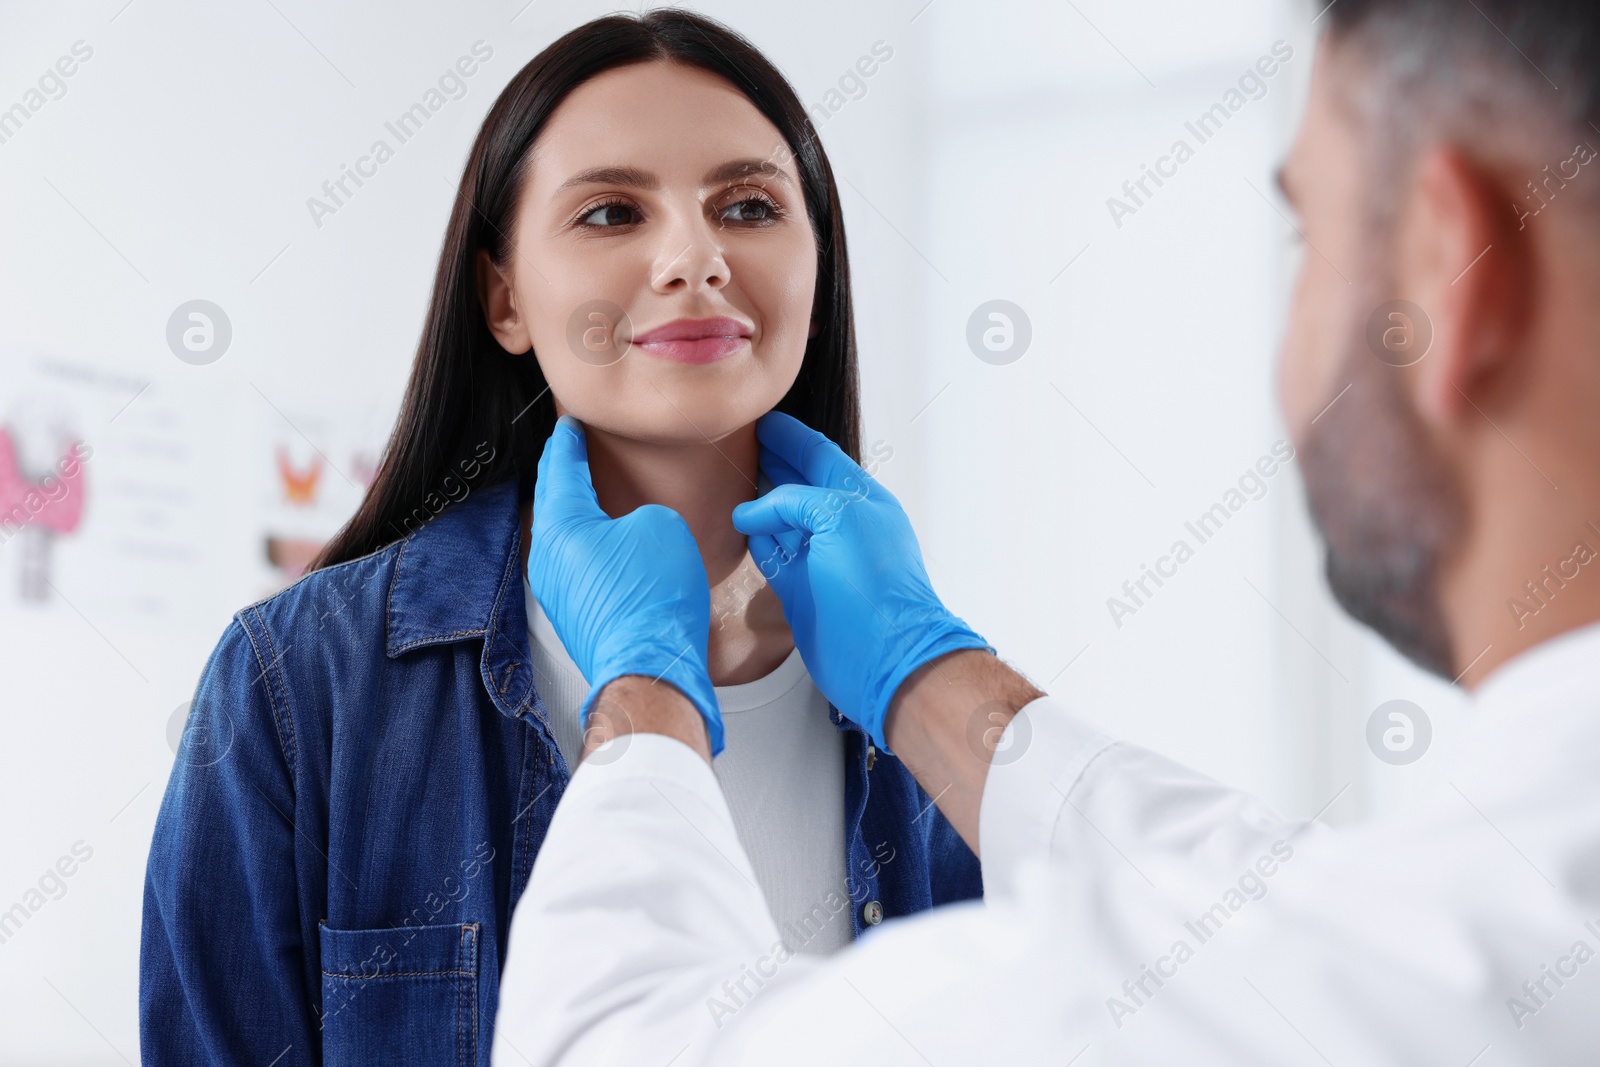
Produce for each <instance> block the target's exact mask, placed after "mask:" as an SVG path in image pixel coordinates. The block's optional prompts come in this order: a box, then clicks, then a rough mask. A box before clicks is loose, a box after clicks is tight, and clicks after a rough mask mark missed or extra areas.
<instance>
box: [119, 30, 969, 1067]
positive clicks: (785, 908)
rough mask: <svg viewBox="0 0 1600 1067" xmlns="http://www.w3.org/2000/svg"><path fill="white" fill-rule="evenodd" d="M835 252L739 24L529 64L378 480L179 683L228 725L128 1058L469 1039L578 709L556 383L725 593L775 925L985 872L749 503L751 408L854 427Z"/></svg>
mask: <svg viewBox="0 0 1600 1067" xmlns="http://www.w3.org/2000/svg"><path fill="white" fill-rule="evenodd" d="M780 161H781V162H780ZM845 249H846V246H845V236H844V227H843V220H842V217H841V213H840V208H839V198H838V194H837V190H836V189H835V186H834V182H833V177H832V174H831V171H830V168H829V166H828V161H827V158H826V156H825V155H824V153H823V151H822V147H821V145H820V143H819V142H818V140H817V137H816V132H815V129H814V128H813V127H812V125H811V123H810V120H809V119H808V118H807V115H806V112H805V109H804V108H803V106H802V105H801V103H800V102H799V100H798V99H797V98H796V96H795V94H794V91H793V90H792V88H791V87H790V86H789V85H788V83H787V82H785V81H784V79H783V77H782V76H781V75H780V74H779V73H778V72H777V70H776V68H774V67H773V66H772V64H771V63H770V62H769V61H768V60H767V59H766V58H765V57H763V56H762V55H761V54H760V52H758V51H757V50H756V49H755V48H754V47H753V46H752V45H751V44H750V43H749V42H748V41H746V40H744V39H743V38H742V37H740V36H738V35H737V34H735V33H734V32H732V31H731V30H729V29H727V28H726V27H723V26H721V25H719V24H717V23H715V22H711V21H709V20H707V19H704V18H702V17H700V16H697V15H694V14H690V13H687V12H683V11H677V10H671V9H665V10H656V11H652V12H650V13H648V14H646V15H643V16H631V15H621V16H613V17H608V18H603V19H599V20H596V21H594V22H591V23H588V24H586V25H584V26H581V27H579V28H578V29H576V30H573V31H572V32H571V33H569V34H567V35H566V36H564V37H562V38H561V39H560V40H558V41H556V42H555V43H553V44H551V45H550V46H549V47H548V48H546V49H545V50H544V51H543V52H541V53H540V54H539V55H538V56H536V57H535V58H534V59H533V60H532V61H531V62H529V63H528V65H527V66H526V67H524V68H523V69H522V70H521V71H520V72H519V73H518V74H517V75H516V76H515V77H514V78H512V80H511V82H510V83H509V84H508V85H507V86H506V88H505V90H504V91H503V92H502V93H501V95H500V97H499V99H498V100H497V101H496V102H495V104H494V105H493V107H492V108H491V109H490V111H489V114H488V116H487V118H486V119H485V121H484V124H483V128H482V129H481V131H480V132H479V134H478V137H477V140H476V142H475V143H474V145H473V148H472V151H471V153H470V155H469V157H468V160H467V164H466V167H465V170H464V172H463V175H462V179H461V185H460V188H459V190H458V192H457V196H456V201H455V205H454V209H453V211H452V213H451V217H450V222H449V226H448V229H447V231H446V233H445V237H444V242H443V249H442V252H441V255H440V259H439V264H438V270H437V274H436V278H435V283H434V288H433V295H432V299H431V302H430V305H429V308H428V313H427V318H426V321H425V324H424V326H423V331H422V338H421V342H420V344H419V347H418V351H417V355H416V359H415V362H414V364H413V366H412V370H411V377H410V381H409V384H408V387H407V391H406V395H405V398H404V400H403V402H402V405H401V411H400V416H399V419H398V421H397V423H396V426H395V428H394V431H393V434H392V436H391V437H390V440H389V443H388V446H387V448H386V449H385V452H384V455H383V458H382V460H381V462H380V464H379V467H378V470H377V473H376V476H375V478H374V480H373V483H372V485H371V488H370V489H369V490H368V493H367V496H366V498H365V499H364V500H363V502H362V503H361V505H360V507H359V508H358V510H357V512H356V514H355V515H354V516H353V517H352V518H351V520H350V522H349V523H348V524H347V525H346V526H345V528H344V529H343V530H342V531H341V532H340V534H339V535H338V536H337V537H336V538H335V539H334V540H333V541H332V542H330V544H329V545H328V546H327V547H326V549H325V550H324V551H323V553H322V555H321V557H320V558H319V559H318V560H316V561H314V562H313V564H312V566H311V568H310V572H309V573H308V574H307V575H306V576H305V577H304V578H302V579H301V580H300V581H298V582H296V583H295V584H294V585H292V586H290V587H289V588H288V589H286V590H284V591H283V592H281V593H278V594H277V595H275V596H273V597H270V598H268V599H266V600H263V601H261V602H259V603H256V604H252V605H249V606H248V607H246V608H244V609H243V610H241V611H240V612H239V613H238V614H237V615H235V617H234V620H233V622H232V624H231V625H230V626H229V628H228V630H227V631H226V632H225V633H224V635H223V637H222V640H221V641H220V642H219V643H218V645H217V648H216V650H215V651H214V652H213V653H212V656H211V659H210V661H209V662H208V663H207V665H206V669H205V671H204V673H203V674H202V677H201V679H200V684H199V687H198V689H197V691H196V694H195V699H194V702H193V707H192V709H191V712H190V726H189V728H190V729H191V730H202V731H204V730H208V729H217V730H220V729H223V728H224V727H225V726H226V727H228V728H231V729H233V731H234V734H233V736H234V738H235V743H234V744H233V745H232V746H231V747H230V749H229V752H228V754H227V756H226V757H225V758H223V759H221V760H217V761H214V762H212V763H210V764H207V765H205V766H198V765H189V764H187V763H185V762H184V761H180V762H179V765H178V766H177V767H176V768H175V769H174V772H173V775H172V778H171V780H170V783H169V785H168V788H167V794H166V798H165V800H164V801H163V804H162V810H161V814H160V816H159V818H158V821H157V826H156V831H155V838H154V841H153V844H152V847H151V854H150V861H149V865H148V868H147V870H148V874H147V882H146V891H145V910H144V939H143V947H142V955H141V991H140V1000H141V1005H140V1009H141V1029H142V1034H143V1044H144V1053H145V1057H146V1059H147V1060H149V1061H150V1062H170V1061H195V1062H220V1061H229V1062H233V1061H241V1062H242V1061H247V1060H248V1061H259V1062H262V1063H272V1062H278V1063H280V1064H281V1065H285V1067H286V1065H287V1064H289V1063H311V1062H322V1063H330V1064H331V1063H346V1062H351V1063H354V1062H362V1063H370V1062H385V1063H443V1062H453V1063H463V1062H473V1063H480V1064H487V1063H488V1057H489V1044H490V1043H489V1040H488V1038H489V1035H491V1034H492V1032H493V1029H492V1028H493V1025H494V1021H495V1013H496V1009H497V1005H498V1003H499V992H500V989H499V981H500V975H501V972H502V969H503V967H504V964H505V962H506V961H505V955H506V945H507V936H508V931H509V926H510V919H511V913H512V908H513V906H514V905H515V903H516V901H517V898H518V897H519V896H520V895H521V893H522V891H523V889H524V887H525V886H526V885H527V883H528V879H529V875H530V872H531V870H532V867H533V863H534V858H535V856H536V855H537V854H538V852H539V849H540V846H541V844H542V843H543V841H544V837H545V831H546V828H547V827H548V825H549V823H550V819H551V817H552V815H553V814H554V811H555V807H556V804H557V802H558V801H559V799H560V797H561V795H562V793H563V791H564V790H565V788H566V786H567V783H568V781H569V780H570V778H571V774H572V769H573V768H574V767H576V766H577V764H578V762H579V761H580V760H581V759H582V758H583V755H584V753H585V751H586V747H592V743H593V741H594V739H593V738H591V737H588V736H586V733H585V726H586V725H587V724H586V723H585V722H583V720H582V716H581V708H582V706H583V705H584V702H585V700H586V698H587V696H588V690H589V685H588V680H587V679H586V678H584V677H583V675H582V674H581V673H580V672H579V671H578V669H577V668H576V667H575V665H574V662H573V659H572V657H571V656H569V655H568V652H567V649H566V648H565V647H564V646H563V645H562V643H561V641H560V639H559V637H558V636H557V635H556V633H555V631H554V629H553V627H552V625H551V623H550V621H549V619H548V618H546V617H545V615H544V612H543V610H542V608H541V606H540V605H539V603H538V601H537V600H536V599H535V598H534V597H533V595H532V591H531V587H530V586H529V584H528V582H527V579H526V573H527V569H528V558H527V555H528V547H527V546H528V542H529V538H528V530H529V525H530V523H531V519H532V515H531V501H532V489H533V481H534V478H535V476H536V474H537V464H538V460H539V456H540V453H541V451H542V450H543V447H544V444H545V441H546V439H547V438H548V437H549V436H550V433H551V431H552V429H553V427H554V425H555V420H556V418H557V417H558V415H561V414H568V413H570V414H571V415H573V416H575V417H576V418H578V419H579V420H580V421H581V422H582V423H583V424H584V426H585V428H586V433H587V441H588V461H589V462H588V466H589V473H590V476H591V478H592V481H593V485H594V489H595V493H596V497H597V499H598V502H599V504H600V506H601V507H602V509H603V510H605V511H606V512H607V513H608V514H610V515H611V516H613V517H616V516H620V515H623V514H626V513H629V512H632V511H634V510H635V509H637V508H639V507H642V506H645V505H665V506H667V507H670V508H672V509H674V510H675V511H677V512H678V513H679V514H680V515H681V516H682V517H683V518H684V520H685V521H686V522H687V524H688V526H689V529H690V531H691V532H692V533H693V535H694V538H695V542H696V545H697V547H698V549H699V551H700V554H701V557H702V560H703V562H704V564H705V571H706V574H707V577H708V579H709V581H710V583H711V586H712V597H713V601H714V602H717V603H722V604H725V605H731V607H729V609H728V610H727V611H725V612H723V613H721V614H719V617H718V625H717V626H716V628H715V629H714V630H713V631H712V633H711V634H710V637H709V642H708V649H707V652H708V655H707V660H706V662H707V666H708V668H709V674H710V678H709V682H710V683H711V685H713V686H714V687H715V695H716V700H717V703H718V705H719V706H720V710H721V713H722V716H723V719H724V725H725V729H726V748H725V750H724V751H723V753H722V754H721V755H720V756H718V758H717V760H716V762H715V764H714V770H715V772H716V773H717V775H718V777H719V779H720V780H721V782H722V785H723V788H724V791H725V793H726V795H727V797H728V801H729V808H730V810H731V812H732V813H733V815H734V818H735V822H736V824H737V827H738V831H739V834H740V836H741V839H742V843H743V844H744V846H745V848H746V851H747V852H749V854H750V856H751V860H752V867H753V869H754V871H755V874H756V877H757V880H758V882H759V883H760V888H761V890H762V892H763V893H764V895H765V898H766V900H767V903H768V905H769V908H770V910H771V912H772V914H773V917H774V918H775V919H776V920H777V922H778V925H779V927H780V929H783V930H785V931H786V932H787V933H786V942H787V943H786V944H785V946H784V951H786V952H802V953H803V952H812V953H820V952H828V951H831V950H833V949H836V948H838V947H840V946H841V945H843V944H846V943H848V942H849V941H850V940H851V939H852V938H853V937H855V936H856V935H858V934H859V933H860V932H861V930H862V929H863V928H864V927H866V926H868V925H872V924H875V923H877V922H880V921H881V920H882V919H883V918H885V917H896V916H901V915H905V914H908V913H911V912H916V911H921V910H924V909H926V908H928V907H930V906H932V905H935V904H940V903H944V902H947V901H955V900H961V899H967V898H971V897H976V896H978V895H980V894H981V892H982V883H981V880H980V877H979V871H978V864H977V859H976V857H974V856H973V854H972V853H971V851H970V850H969V849H968V848H967V846H966V845H965V844H963V843H962V841H961V839H960V838H959V836H958V835H957V834H956V833H955V831H954V830H953V829H952V828H951V826H950V824H949V823H948V822H947V821H945V818H944V816H943V815H942V813H941V812H940V811H939V810H938V809H937V808H936V807H935V806H934V804H933V803H932V801H931V798H930V797H929V796H928V795H927V794H926V793H925V792H923V791H922V790H921V789H920V788H919V787H918V786H917V784H916V781H915V780H914V778H913V777H912V776H911V775H910V773H909V772H908V771H907V770H906V768H905V767H904V766H903V765H902V764H901V763H900V762H899V761H898V760H896V759H895V758H894V757H893V756H891V755H888V754H885V753H881V752H877V751H876V749H875V747H874V746H873V744H872V743H871V740H870V738H869V737H868V736H867V735H866V734H865V733H864V732H863V731H862V730H861V729H860V728H859V727H856V726H854V725H853V724H852V723H850V722H849V721H848V720H847V719H846V718H845V717H843V716H841V715H840V714H839V713H838V711H837V710H836V709H834V708H832V707H831V706H829V704H828V702H827V700H826V698H825V697H823V696H822V694H821V693H820V692H819V691H818V689H817V687H816V686H815V684H814V683H813V682H812V680H811V677H810V675H809V673H808V671H807V670H806V665H805V664H804V662H802V660H801V659H800V656H799V653H798V652H797V651H796V649H795V647H794V641H793V638H792V635H791V633H790V630H789V626H788V622H787V620H786V619H785V617H784V615H783V610H782V607H781V605H780V604H779V603H778V600H777V598H776V596H775V595H774V594H773V593H772V590H771V589H770V588H768V587H767V585H766V583H765V581H764V579H763V578H762V576H761V573H760V570H759V568H758V567H757V566H756V564H755V563H754V561H753V560H752V559H751V558H750V553H749V550H748V546H747V543H746V540H745V538H744V536H743V535H742V534H740V533H739V532H738V531H737V530H736V529H734V527H733V524H732V515H731V513H732V511H733V508H734V507H735V506H736V505H738V504H741V503H744V502H746V501H749V500H751V499H753V498H754V497H755V496H756V495H757V494H758V493H759V492H760V491H761V490H762V489H763V488H764V487H765V486H766V485H767V484H768V483H767V480H766V479H765V477H764V475H763V474H762V471H761V465H760V447H759V445H758V443H757V441H756V437H755V432H754V424H755V421H756V419H757V418H759V417H760V416H761V415H763V414H765V413H766V412H768V411H770V410H773V409H777V410H780V411H784V412H786V413H788V414H791V415H793V416H795V417H796V418H799V419H800V420H802V421H803V422H805V423H807V424H809V425H810V426H812V427H814V428H816V429H818V430H821V431H822V432H824V433H825V434H827V435H828V436H829V437H830V438H832V439H833V440H834V441H836V442H838V443H839V444H840V445H841V446H842V447H843V448H844V450H845V451H846V452H847V453H848V454H849V455H850V456H851V458H853V459H857V460H859V459H860V455H859V446H858V442H859V440H860V433H859V426H858V423H859V413H858V402H857V384H856V355H855V341H854V332H853V326H852V321H851V305H850V280H849V266H848V261H847V258H846V250H845ZM466 472H470V473H466ZM458 474H465V475H466V476H467V477H469V478H470V483H471V489H470V492H462V493H460V494H459V495H456V494H450V496H449V502H448V503H446V502H444V501H443V500H441V498H440V493H441V487H444V488H445V489H448V487H449V486H451V485H454V484H457V483H458ZM435 505H437V506H435ZM419 507H421V508H422V509H423V510H422V511H421V512H420V514H422V515H424V516H427V517H426V518H425V519H424V524H423V525H422V526H421V527H420V528H417V516H418V515H419ZM541 558H542V557H541ZM352 576H354V577H352ZM335 594H337V596H336V595H335ZM335 601H337V610H330V609H328V607H327V605H329V604H330V603H334V602H335ZM607 751H608V752H610V751H611V750H610V749H608V750H607ZM468 870H470V871H472V872H473V874H474V876H473V877H471V878H468V877H465V876H464V875H463V873H462V872H464V871H468ZM441 886H444V887H446V889H445V890H443V891H441V888H440V887H441ZM451 886H454V887H455V888H454V889H451V888H449V887H451ZM574 993H575V995H577V994H582V995H586V996H593V995H604V991H600V990H575V991H574Z"/></svg>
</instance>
